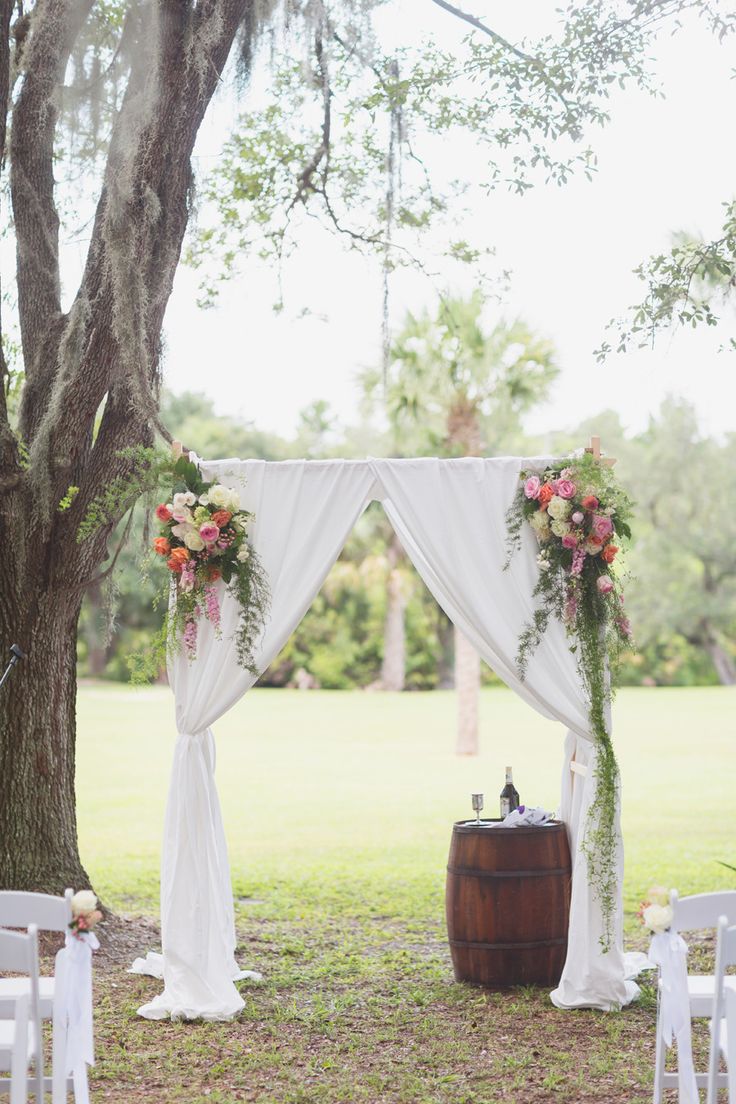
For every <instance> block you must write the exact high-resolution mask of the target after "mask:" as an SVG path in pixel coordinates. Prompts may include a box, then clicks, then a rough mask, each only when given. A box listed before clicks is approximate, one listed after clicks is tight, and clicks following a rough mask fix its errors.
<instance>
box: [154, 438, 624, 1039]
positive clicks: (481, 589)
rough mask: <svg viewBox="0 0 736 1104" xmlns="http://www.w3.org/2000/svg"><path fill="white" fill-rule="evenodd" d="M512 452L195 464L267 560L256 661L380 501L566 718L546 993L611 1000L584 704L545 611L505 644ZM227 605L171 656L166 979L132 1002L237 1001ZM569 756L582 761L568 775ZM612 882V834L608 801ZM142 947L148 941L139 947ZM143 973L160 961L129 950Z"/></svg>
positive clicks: (514, 614) (527, 539)
mask: <svg viewBox="0 0 736 1104" xmlns="http://www.w3.org/2000/svg"><path fill="white" fill-rule="evenodd" d="M532 463H534V461H524V460H521V459H519V458H501V459H492V460H486V459H475V458H472V459H462V460H435V459H419V460H367V461H350V460H329V461H282V462H278V463H273V462H266V461H261V460H246V461H238V460H222V461H216V462H205V461H200V464H201V467H202V471H203V474H204V477H205V478H206V479H217V480H218V481H221V482H223V483H225V484H227V485H228V486H237V487H238V489H239V490H240V493H241V501H242V504H243V506H244V507H245V508H246V509H248V510H251V511H253V513H255V515H256V520H255V524H254V525H253V527H252V530H251V539H252V543H253V545H254V547H255V549H256V551H257V552H258V554H259V556H260V557H261V560H262V562H263V565H264V568H265V570H266V572H267V574H268V577H269V580H270V585H271V591H272V602H271V610H270V614H269V620H268V624H267V627H266V629H265V632H264V635H263V639H262V641H261V643H260V646H259V649H258V658H257V667H258V669H259V670H264V669H265V668H266V667H267V666H268V664H269V663H270V662H271V660H272V659H273V658H274V657H275V656H276V655H277V654H278V652H279V651H280V649H281V647H282V646H283V645H284V643H285V642H286V640H287V639H288V638H289V636H290V634H291V632H292V631H293V630H294V628H295V627H296V626H297V625H298V623H299V621H300V620H301V618H302V617H303V616H304V613H305V612H306V610H307V609H308V607H309V605H310V604H311V602H312V600H313V599H314V597H315V595H316V594H317V592H318V590H319V588H320V587H321V585H322V583H323V582H324V579H325V577H326V576H327V573H328V572H329V570H330V568H331V566H332V564H333V563H334V562H335V560H336V559H337V557H338V555H339V554H340V551H341V549H342V547H343V545H344V543H345V541H346V539H347V537H348V535H349V533H350V531H351V529H352V528H353V526H354V524H355V522H356V521H357V519H358V518H359V517H360V515H361V513H362V512H363V510H364V509H365V508H366V506H367V505H368V503H369V502H370V501H371V500H372V499H374V498H377V499H380V500H381V501H382V502H383V506H384V509H385V511H386V513H387V515H388V517H389V519H390V521H391V524H392V525H393V526H394V528H395V530H396V532H397V534H398V536H399V539H400V541H401V543H402V545H403V546H404V548H405V550H406V552H407V555H408V556H409V557H410V559H411V560H412V562H413V563H414V565H415V567H416V568H417V571H418V572H419V574H420V575H421V577H422V578H423V580H424V582H425V583H426V585H427V586H428V588H429V590H430V591H431V592H432V594H433V595H434V597H435V598H436V599H437V601H438V602H439V604H440V605H441V606H442V607H443V609H444V610H445V612H446V613H447V614H448V616H449V617H450V618H451V619H452V620H453V622H455V624H457V625H458V626H459V628H460V629H461V630H462V631H463V632H464V633H465V634H466V636H467V637H468V639H469V640H470V641H471V643H473V644H474V645H475V647H476V648H477V649H478V651H479V652H480V654H481V655H482V656H483V658H484V659H485V660H486V661H487V662H488V663H489V664H490V666H491V667H492V668H493V669H494V670H495V671H496V673H497V674H498V675H499V676H500V677H501V678H502V679H503V680H504V681H505V682H506V683H507V684H508V685H509V686H510V687H511V688H512V689H514V690H515V691H516V692H517V693H518V694H520V696H521V697H523V698H524V700H525V701H527V702H528V703H529V704H530V705H532V706H533V707H534V708H535V709H536V710H537V711H538V712H540V713H542V714H543V715H544V716H546V717H550V718H553V719H555V720H558V721H561V722H562V723H563V724H564V725H565V727H566V728H567V729H568V730H569V732H568V738H567V743H566V745H565V763H564V766H563V792H562V806H561V808H562V814H561V815H562V818H563V820H565V822H566V823H567V825H568V829H569V833H570V843H571V850H572V855H573V890H572V902H571V916H570V931H569V946H568V956H567V961H566V963H565V968H564V972H563V975H562V980H561V982H560V985H559V987H558V988H557V989H556V990H555V992H554V993H553V994H552V999H553V1000H554V1002H555V1004H557V1005H558V1006H559V1007H583V1006H585V1007H596V1008H604V1009H608V1008H612V1007H617V1006H619V1005H621V1004H623V1003H626V1001H627V1000H630V999H631V997H632V995H633V994H634V992H635V989H636V987H635V986H633V987H632V986H631V983H628V985H627V983H626V982H625V980H624V965H623V954H622V940H621V904H620V900H621V895H620V892H619V894H618V897H617V900H618V907H617V913H616V918H615V924H616V940H615V945H614V946H613V947H612V948H611V949H610V950H609V951H608V953H606V954H605V955H604V954H602V953H601V949H600V944H599V937H600V936H601V934H602V918H601V913H600V909H599V908H598V906H597V904H596V902H595V899H594V896H593V892H592V888H591V886H590V885H589V882H588V872H587V863H586V859H585V856H584V855H583V854H582V852H581V849H580V843H581V836H582V830H583V825H584V822H585V816H586V813H587V809H588V807H589V805H590V802H591V800H592V795H593V789H594V772H595V748H594V745H593V743H592V742H591V736H590V732H589V723H588V715H587V707H586V702H585V698H584V695H583V691H582V687H581V685H580V680H579V677H578V673H577V667H576V663H575V660H574V657H573V656H572V654H571V652H570V650H569V648H568V645H567V641H566V639H565V634H564V631H563V630H562V628H561V627H560V626H559V625H557V624H556V623H554V624H551V625H550V627H549V629H548V632H547V634H546V637H545V640H544V642H543V643H542V645H541V647H540V648H539V649H538V651H537V653H536V654H535V656H534V657H533V658H532V660H531V662H530V664H529V669H528V672H527V675H526V679H525V681H524V682H521V681H520V680H519V677H518V675H517V673H516V669H515V664H514V657H515V654H516V650H517V645H518V638H519V633H520V631H521V629H522V627H523V625H524V624H525V623H526V621H527V620H528V619H529V617H530V616H531V613H532V610H533V608H534V603H533V599H532V590H533V587H534V584H535V580H536V573H537V566H536V552H537V548H536V542H535V539H534V537H533V535H532V534H531V533H530V532H529V533H526V532H525V533H524V535H523V541H522V549H521V551H520V552H519V553H517V555H515V556H514V558H513V560H512V564H511V567H510V568H509V569H508V570H507V571H506V572H504V571H503V564H504V560H505V541H506V524H505V514H506V510H507V509H508V506H509V504H510V503H511V501H512V499H513V496H514V494H515V492H516V489H517V486H518V479H519V472H520V470H521V468H522V467H525V466H529V465H531V464H532ZM237 612H238V611H237V605H236V603H235V602H234V601H233V599H231V598H230V597H229V596H228V595H223V600H222V637H221V639H216V638H215V636H214V633H213V631H212V629H211V626H210V625H209V623H207V622H201V623H200V633H199V641H198V650H197V659H196V660H195V661H194V662H193V663H190V662H189V661H188V660H187V659H185V658H184V657H183V656H179V657H178V658H177V659H176V661H175V662H173V663H172V664H171V667H170V672H169V674H170V679H171V684H172V687H173V690H174V695H175V701H176V722H177V728H178V731H179V736H178V738H177V743H176V747H175V751H174V767H173V772H172V778H171V786H170V790H169V799H168V804H167V811H166V820H165V827H164V843H163V857H162V872H161V929H162V942H163V971H162V972H163V977H164V991H163V993H162V994H161V995H160V996H158V997H156V998H155V999H154V1000H153V1001H152V1002H151V1003H150V1004H147V1005H144V1006H143V1007H142V1008H141V1009H139V1012H140V1014H141V1015H143V1016H146V1017H149V1018H161V1017H165V1016H184V1017H187V1018H194V1017H198V1016H199V1017H203V1018H209V1019H227V1018H229V1017H231V1016H233V1015H235V1014H237V1012H238V1011H239V1010H240V1008H242V1006H243V1001H242V999H241V997H240V996H239V994H238V992H237V989H236V988H235V985H234V984H233V982H234V980H236V979H237V978H238V977H240V976H242V975H241V973H240V971H239V968H238V966H237V964H236V962H235V956H234V952H235V930H234V920H233V902H232V888H231V884H230V872H229V864H228V858H227V848H226V844H225V836H224V831H223V826H222V819H221V814H220V806H219V801H218V798H217V791H216V787H215V782H214V768H215V749H214V739H213V736H212V732H211V728H210V726H211V725H212V724H214V722H215V721H216V720H217V719H218V717H221V716H222V715H223V713H225V712H226V711H227V710H228V709H229V708H230V707H231V706H232V705H234V704H235V702H236V701H237V700H238V699H239V698H240V697H242V695H243V694H244V693H245V692H246V691H247V690H248V689H249V688H250V687H251V686H252V684H253V682H254V681H255V679H254V678H253V677H252V676H251V675H249V674H248V673H247V672H246V671H244V670H243V669H242V668H241V667H239V666H238V664H237V661H236V657H235V653H234V648H233V646H232V640H231V638H232V633H233V630H234V627H235V625H236V622H237ZM573 759H576V760H577V762H578V763H579V764H581V769H586V768H587V774H585V775H583V774H575V775H573V774H572V772H571V770H570V762H571V760H573ZM616 831H617V833H618V839H619V862H618V876H619V882H620V880H621V878H622V876H623V848H622V845H621V836H620V828H619V821H618V815H617V819H616ZM149 957H150V956H149ZM136 968H137V969H138V970H140V971H141V972H151V973H159V972H160V968H159V965H158V964H157V963H156V962H154V963H153V965H152V966H147V965H146V964H145V963H144V962H143V961H142V960H138V963H137V964H136Z"/></svg>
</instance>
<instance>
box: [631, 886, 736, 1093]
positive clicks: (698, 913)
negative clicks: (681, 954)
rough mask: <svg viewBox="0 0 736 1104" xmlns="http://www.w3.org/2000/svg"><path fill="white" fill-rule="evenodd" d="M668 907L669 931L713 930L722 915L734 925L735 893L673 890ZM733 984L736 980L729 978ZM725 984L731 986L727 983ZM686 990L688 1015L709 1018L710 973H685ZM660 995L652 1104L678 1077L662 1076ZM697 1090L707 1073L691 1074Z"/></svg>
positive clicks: (723, 1083) (712, 985)
mask: <svg viewBox="0 0 736 1104" xmlns="http://www.w3.org/2000/svg"><path fill="white" fill-rule="evenodd" d="M670 904H671V905H672V931H676V932H680V933H681V934H682V933H683V932H691V931H702V930H704V929H708V928H710V929H716V928H717V926H718V922H719V919H720V918H721V917H722V916H725V917H726V918H727V920H728V922H729V923H731V924H736V890H732V889H731V890H724V891H723V892H721V893H696V894H694V895H693V896H691V897H679V896H678V893H677V890H675V889H673V890H671V891H670ZM733 981H734V982H736V978H734V979H733ZM727 984H729V985H730V984H731V981H728V982H727ZM687 988H688V994H689V997H690V1016H691V1017H692V1018H695V1019H698V1018H701V1017H703V1018H709V1017H710V1016H711V1015H712V1014H713V998H714V995H715V976H714V975H713V974H688V976H687ZM659 1016H660V992H659V988H658V992H657V1039H656V1052H655V1059H654V1094H653V1097H652V1099H653V1104H661V1101H662V1091H663V1090H664V1089H676V1088H677V1087H678V1085H679V1074H678V1073H677V1072H676V1071H673V1072H671V1073H665V1068H664V1063H665V1054H666V1047H665V1045H664V1042H663V1041H662V1035H661V1031H660V1020H659ZM717 1081H718V1087H719V1088H725V1087H726V1076H725V1074H717ZM695 1082H696V1084H697V1086H698V1088H701V1089H702V1088H705V1087H706V1085H707V1083H708V1073H707V1072H704V1073H697V1072H696V1074H695Z"/></svg>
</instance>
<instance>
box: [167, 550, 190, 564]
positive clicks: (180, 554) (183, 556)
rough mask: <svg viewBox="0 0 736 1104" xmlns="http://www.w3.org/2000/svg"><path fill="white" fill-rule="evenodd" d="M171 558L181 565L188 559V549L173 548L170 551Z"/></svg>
mask: <svg viewBox="0 0 736 1104" xmlns="http://www.w3.org/2000/svg"><path fill="white" fill-rule="evenodd" d="M171 558H172V560H175V561H176V562H177V563H178V564H181V565H182V566H183V565H184V564H185V563H186V562H187V560H188V559H189V549H188V548H175V549H174V551H173V552H172V553H171Z"/></svg>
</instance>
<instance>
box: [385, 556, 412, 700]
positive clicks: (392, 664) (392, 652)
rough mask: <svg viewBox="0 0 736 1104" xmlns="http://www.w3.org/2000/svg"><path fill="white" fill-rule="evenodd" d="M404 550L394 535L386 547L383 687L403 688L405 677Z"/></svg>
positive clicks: (387, 688)
mask: <svg viewBox="0 0 736 1104" xmlns="http://www.w3.org/2000/svg"><path fill="white" fill-rule="evenodd" d="M402 558H403V551H402V548H401V545H400V544H399V542H398V539H397V538H396V536H395V535H394V536H393V537H392V538H391V541H390V543H389V547H388V561H389V565H390V566H389V573H388V578H387V581H386V617H385V620H384V623H383V662H382V664H381V685H382V687H383V689H384V690H394V691H399V690H403V689H404V683H405V681H406V626H405V621H404V615H405V613H406V594H405V584H404V576H403V573H402V571H401V567H400V562H401V560H402Z"/></svg>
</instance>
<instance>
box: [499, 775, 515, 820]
mask: <svg viewBox="0 0 736 1104" xmlns="http://www.w3.org/2000/svg"><path fill="white" fill-rule="evenodd" d="M518 808H519V792H518V790H516V789H515V788H514V777H513V771H512V770H511V767H507V768H506V785H505V786H504V788H503V789H502V790H501V818H502V819H503V817H505V816H508V814H509V813H513V811H514V809H518Z"/></svg>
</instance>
